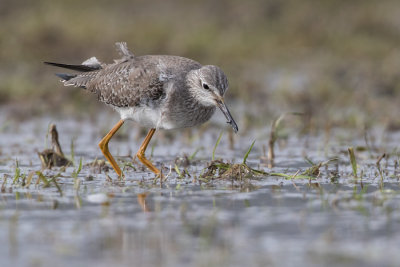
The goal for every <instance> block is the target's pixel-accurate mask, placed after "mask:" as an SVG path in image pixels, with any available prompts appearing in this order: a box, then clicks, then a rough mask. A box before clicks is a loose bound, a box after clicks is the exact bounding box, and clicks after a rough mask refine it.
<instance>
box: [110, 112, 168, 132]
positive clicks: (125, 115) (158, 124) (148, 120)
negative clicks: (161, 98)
mask: <svg viewBox="0 0 400 267" xmlns="http://www.w3.org/2000/svg"><path fill="white" fill-rule="evenodd" d="M114 108H115V107H114ZM115 110H116V111H118V112H119V114H120V116H121V119H123V120H132V121H134V122H137V123H139V124H140V125H142V126H144V127H149V128H156V129H173V128H175V127H174V125H173V123H171V122H169V121H167V120H166V117H165V116H163V112H162V110H161V109H160V108H156V109H151V108H148V107H127V108H115Z"/></svg>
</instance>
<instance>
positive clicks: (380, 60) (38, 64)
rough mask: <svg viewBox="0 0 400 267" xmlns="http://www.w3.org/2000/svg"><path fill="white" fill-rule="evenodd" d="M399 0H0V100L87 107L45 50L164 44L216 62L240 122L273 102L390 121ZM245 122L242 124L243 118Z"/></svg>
mask: <svg viewBox="0 0 400 267" xmlns="http://www.w3.org/2000/svg"><path fill="white" fill-rule="evenodd" d="M399 14H400V2H399V1H397V0H386V1H374V0H354V1H345V0H336V1H335V0H303V1H296V0H286V1H279V0H252V1H242V0H231V1H228V0H223V1H214V0H203V1H197V0H196V1H194V0H178V1H162V0H150V1H149V0H137V1H127V0H122V1H104V0H100V1H99V0H96V1H94V0H93V1H77V0H76V1H50V0H38V1H29V0H19V1H14V0H2V1H1V2H0V23H1V27H0V81H1V82H0V105H1V106H2V107H3V109H2V110H3V111H4V110H7V111H10V112H8V113H7V114H9V115H10V116H11V115H13V116H15V117H16V118H20V119H30V118H31V116H41V115H43V114H46V113H52V114H58V115H59V116H71V115H73V116H78V117H79V116H86V115H88V114H89V115H90V114H91V115H90V116H93V115H95V114H96V113H97V111H99V110H102V109H103V108H104V106H103V105H102V104H100V103H97V101H96V97H95V96H91V95H90V94H88V93H85V92H83V91H82V90H79V89H75V88H69V87H67V88H64V87H63V86H62V85H61V84H60V83H59V82H58V78H57V77H55V76H54V75H53V73H54V72H55V71H57V70H55V69H54V68H51V67H48V66H45V65H44V64H43V61H55V62H63V63H71V64H77V63H81V62H82V61H84V60H85V59H87V58H89V57H91V56H96V57H97V58H98V59H99V60H100V61H105V62H111V61H112V60H113V59H114V58H118V54H117V53H116V52H115V48H114V43H115V42H116V41H126V42H127V43H128V46H129V48H130V49H131V50H132V51H133V52H134V53H135V54H136V55H145V54H172V55H180V56H185V57H189V58H192V59H195V60H197V61H199V62H200V63H202V64H215V65H219V66H220V67H221V68H222V69H223V70H224V71H225V73H226V74H227V76H228V78H229V81H230V91H228V94H227V98H228V100H227V102H228V103H230V106H231V110H232V112H233V114H235V115H236V117H238V118H239V121H241V122H242V124H243V123H244V124H245V126H246V127H247V126H248V127H253V126H254V127H262V126H265V125H269V124H270V122H271V120H272V119H273V118H276V117H277V116H279V114H281V113H283V112H303V113H305V115H306V116H304V120H305V125H308V126H310V129H314V130H315V131H318V129H324V128H326V127H336V126H340V127H360V128H364V127H371V126H375V125H383V126H384V127H386V128H388V129H398V128H400V118H399V116H398V114H400V107H399V103H400V101H399V100H400V88H399V87H400V75H399V74H400V49H399V44H400V16H399ZM242 128H243V127H242Z"/></svg>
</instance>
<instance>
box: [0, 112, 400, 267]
mask: <svg viewBox="0 0 400 267" xmlns="http://www.w3.org/2000/svg"><path fill="white" fill-rule="evenodd" d="M117 120H118V118H116V117H115V116H112V115H107V114H106V115H104V116H102V117H101V118H100V119H98V120H97V121H89V120H85V119H76V120H66V119H57V118H51V117H45V118H40V119H35V120H34V121H28V122H25V123H23V124H21V123H17V122H15V121H12V120H7V119H6V118H4V117H3V118H0V130H1V133H0V178H1V183H3V187H2V192H1V193H0V197H1V198H0V199H1V202H0V240H1V241H2V242H1V243H0V263H1V266H71V265H75V266H89V265H96V266H123V265H129V266H267V265H268V266H294V265H299V264H300V265H302V266H324V265H325V266H328V265H338V264H344V265H351V266H377V265H379V266H397V265H398V262H400V254H399V253H398V248H399V246H400V231H399V230H398V229H399V228H400V204H399V203H400V196H399V174H398V173H397V168H396V166H395V161H397V160H398V158H397V156H396V155H394V154H396V150H395V148H396V144H397V141H398V140H399V139H400V136H396V135H395V134H393V133H384V132H382V131H379V130H377V131H375V132H372V133H370V140H372V141H370V144H369V147H366V149H365V150H363V151H360V150H356V156H357V160H358V165H359V167H358V172H359V174H360V173H361V172H362V181H361V180H360V179H358V180H356V179H354V177H353V176H352V169H351V167H350V163H349V160H348V155H347V148H348V147H349V146H354V147H357V146H358V147H359V148H365V141H364V138H363V135H362V134H360V133H357V132H348V131H335V132H332V133H331V135H330V138H329V139H327V137H326V136H313V137H309V136H308V137H307V136H301V137H299V136H297V135H296V134H293V136H289V139H288V140H286V142H285V143H284V144H281V145H278V146H277V151H276V154H277V155H276V156H277V158H276V162H275V163H276V166H275V167H274V168H273V169H268V168H266V167H263V166H260V157H261V156H262V154H263V152H262V145H263V144H265V145H266V144H267V137H268V131H267V130H265V131H262V130H257V131H253V132H249V133H247V134H246V135H244V136H242V135H239V136H237V137H235V138H236V139H235V144H234V145H235V148H234V149H233V150H232V149H230V148H229V141H228V135H227V134H225V135H224V137H223V139H222V141H221V143H220V145H219V146H218V148H217V151H216V157H217V158H223V159H225V160H226V161H233V162H241V161H242V159H243V155H244V153H245V152H246V150H247V148H248V147H249V145H250V143H251V141H252V140H253V139H254V138H257V143H256V147H255V148H254V150H253V151H252V153H251V154H250V156H249V159H248V162H249V165H250V166H252V167H254V168H260V169H262V170H264V171H267V172H277V173H285V174H292V175H294V174H295V173H296V172H297V171H298V170H300V171H304V170H306V169H307V168H309V167H310V165H309V163H307V161H306V160H305V158H306V157H307V158H309V159H311V160H312V161H313V162H314V163H317V162H321V161H325V160H327V159H330V158H334V157H337V158H339V161H336V162H334V163H332V164H330V165H329V166H328V167H323V168H321V174H320V176H319V177H318V178H316V179H294V180H286V179H284V178H282V177H275V176H269V175H265V176H262V177H259V178H257V179H254V180H251V181H250V183H246V184H241V183H239V184H238V183H236V182H232V181H229V180H214V181H212V182H209V183H204V182H201V181H199V179H197V178H198V176H199V174H200V172H201V171H202V169H204V168H205V167H206V165H207V162H209V161H210V160H211V156H212V150H213V146H214V144H215V141H216V139H217V137H218V135H219V132H220V129H217V128H215V127H213V126H211V127H210V128H209V129H207V130H206V131H204V132H203V131H202V130H203V129H200V130H194V131H192V132H191V133H188V132H178V131H176V132H172V134H165V133H164V134H163V133H157V134H156V135H155V139H154V141H153V142H152V145H151V146H152V148H149V150H148V154H151V150H153V157H152V160H153V161H154V162H156V164H157V166H160V163H161V162H162V163H163V165H164V166H165V168H166V170H165V172H166V173H167V174H168V173H169V166H172V168H171V169H173V167H174V164H175V159H176V157H177V156H178V157H182V156H183V155H184V154H187V155H191V154H193V153H194V152H195V151H196V150H199V151H198V153H197V154H196V156H195V157H194V159H193V160H192V161H191V162H190V164H189V166H188V167H187V170H188V172H189V174H190V175H191V177H189V176H187V177H184V178H179V177H178V175H177V174H176V172H174V171H173V170H172V171H171V172H170V173H169V176H168V178H167V180H166V181H164V183H163V184H162V185H160V183H159V181H157V180H155V179H154V176H153V175H152V174H150V173H149V172H148V171H146V170H145V169H143V168H142V167H141V165H140V164H137V163H136V162H133V163H131V166H133V167H134V168H135V169H133V168H132V167H127V168H126V170H125V173H126V179H125V181H118V179H117V177H116V175H115V174H114V173H113V172H109V174H108V175H109V177H107V175H106V174H105V173H104V172H101V173H97V171H96V170H95V169H93V168H91V167H90V166H89V165H85V164H89V163H91V162H93V161H94V160H95V159H96V158H102V157H101V153H100V151H99V149H98V147H97V143H98V141H99V140H100V139H101V137H102V135H103V134H104V133H105V131H106V130H107V128H109V127H110V126H112V124H113V122H115V121H117ZM50 122H53V123H56V125H57V128H58V131H59V135H60V142H61V145H62V147H63V150H64V153H65V154H66V156H70V154H71V140H74V145H73V148H74V160H75V162H76V163H78V162H79V159H80V158H82V162H83V164H84V166H83V168H82V170H81V172H80V173H79V174H77V175H76V171H77V166H75V167H74V166H72V167H68V168H66V170H65V171H62V170H61V171H60V169H59V168H54V169H52V170H45V171H43V174H44V175H45V177H46V178H47V179H50V178H51V177H52V176H55V175H57V174H59V176H58V177H57V178H56V181H57V183H58V185H59V187H60V190H61V192H60V190H59V189H57V187H56V186H55V184H54V183H50V184H49V186H48V187H45V186H44V184H43V183H42V182H40V183H39V184H38V185H36V182H37V179H38V176H37V175H36V174H34V175H33V177H32V182H31V184H30V185H29V186H26V185H25V186H24V185H23V183H22V182H21V179H17V180H16V181H15V183H14V184H12V183H13V179H14V176H15V171H16V162H18V166H19V168H20V173H21V174H22V176H23V174H29V173H30V172H31V171H40V170H41V164H40V161H39V158H38V156H37V152H38V151H41V150H43V149H44V148H45V147H46V141H45V140H46V138H45V137H46V130H47V127H48V124H49V123H50ZM216 123H218V121H217V122H216ZM138 136H139V137H140V133H139V131H138V130H137V129H135V126H134V124H128V125H125V126H124V129H122V132H121V133H120V134H119V136H118V137H117V138H115V139H113V141H112V142H111V143H110V150H111V152H112V153H113V154H115V155H119V156H121V157H120V158H119V160H120V163H121V164H122V162H132V159H131V158H130V157H129V156H131V155H134V152H135V151H136V149H137V147H138V146H139V144H140V138H139V137H138ZM171 136H172V137H171ZM47 146H49V142H47ZM370 147H372V148H371V149H370ZM200 148H201V149H200ZM383 152H387V153H390V154H392V155H391V156H390V157H389V158H388V159H383V160H382V161H381V170H382V172H381V175H380V174H379V171H378V168H377V166H376V164H375V162H376V158H377V157H378V156H380V155H381V154H382V153H383ZM179 168H180V170H181V171H183V168H184V167H179ZM74 172H75V174H74ZM4 180H5V182H4Z"/></svg>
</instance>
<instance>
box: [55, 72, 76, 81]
mask: <svg viewBox="0 0 400 267" xmlns="http://www.w3.org/2000/svg"><path fill="white" fill-rule="evenodd" d="M56 76H58V77H60V78H61V79H62V80H63V81H69V80H71V79H72V78H75V77H76V75H73V74H66V73H56Z"/></svg>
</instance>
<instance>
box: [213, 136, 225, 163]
mask: <svg viewBox="0 0 400 267" xmlns="http://www.w3.org/2000/svg"><path fill="white" fill-rule="evenodd" d="M222 134H223V132H222V131H221V133H220V134H219V137H218V139H217V142H216V143H215V146H214V149H213V153H212V160H213V161H214V160H215V150H217V147H218V145H219V142H220V141H221V138H222Z"/></svg>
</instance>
